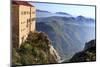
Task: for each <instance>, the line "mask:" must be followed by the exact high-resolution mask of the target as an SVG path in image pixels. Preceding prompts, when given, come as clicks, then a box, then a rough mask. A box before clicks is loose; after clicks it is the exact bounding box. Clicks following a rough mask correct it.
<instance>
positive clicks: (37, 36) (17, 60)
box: [12, 32, 60, 65]
mask: <svg viewBox="0 0 100 67" xmlns="http://www.w3.org/2000/svg"><path fill="white" fill-rule="evenodd" d="M59 60H60V56H59V54H58V53H57V52H56V50H55V49H54V48H53V46H52V44H51V41H50V40H49V38H48V36H47V35H46V34H45V33H43V32H35V33H32V32H30V34H29V36H28V38H27V41H26V42H25V43H23V44H22V46H21V47H20V48H19V49H15V48H13V53H12V64H13V65H30V64H50V63H59Z"/></svg>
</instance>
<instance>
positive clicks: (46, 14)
mask: <svg viewBox="0 0 100 67" xmlns="http://www.w3.org/2000/svg"><path fill="white" fill-rule="evenodd" d="M36 15H37V17H38V18H40V17H50V16H63V17H64V16H65V17H71V15H70V14H68V13H64V12H56V13H51V12H48V11H44V10H39V9H37V10H36Z"/></svg>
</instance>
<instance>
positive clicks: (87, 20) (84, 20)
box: [76, 16, 95, 24]
mask: <svg viewBox="0 0 100 67" xmlns="http://www.w3.org/2000/svg"><path fill="white" fill-rule="evenodd" d="M76 21H78V22H79V23H80V24H86V23H94V22H95V20H94V19H92V18H86V17H83V16H77V17H76Z"/></svg>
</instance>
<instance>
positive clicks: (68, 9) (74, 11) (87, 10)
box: [31, 3, 95, 18]
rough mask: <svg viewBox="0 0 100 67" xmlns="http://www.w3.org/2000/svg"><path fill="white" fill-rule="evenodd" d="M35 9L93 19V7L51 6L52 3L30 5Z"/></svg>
mask: <svg viewBox="0 0 100 67" xmlns="http://www.w3.org/2000/svg"><path fill="white" fill-rule="evenodd" d="M31 4H32V5H34V6H35V7H36V8H37V9H40V10H45V11H49V12H52V13H55V12H65V13H69V14H71V15H74V16H79V15H82V16H85V17H90V18H95V7H94V6H80V5H64V4H52V3H31Z"/></svg>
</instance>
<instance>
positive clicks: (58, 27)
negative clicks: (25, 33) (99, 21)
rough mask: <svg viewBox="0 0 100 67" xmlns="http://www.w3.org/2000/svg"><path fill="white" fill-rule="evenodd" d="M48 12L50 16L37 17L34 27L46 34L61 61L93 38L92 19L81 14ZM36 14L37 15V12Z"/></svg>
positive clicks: (81, 48)
mask: <svg viewBox="0 0 100 67" xmlns="http://www.w3.org/2000/svg"><path fill="white" fill-rule="evenodd" d="M46 13H47V12H46ZM42 14H43V13H42ZM48 14H51V15H52V16H49V17H38V18H37V22H36V28H37V30H38V31H43V32H45V33H46V34H48V36H49V38H50V39H51V41H52V44H53V46H54V48H55V49H56V50H57V51H58V53H59V54H60V56H61V57H62V61H63V60H65V59H66V60H68V59H70V58H71V57H72V56H73V55H74V54H75V53H76V52H79V51H82V50H83V49H84V46H85V45H84V44H85V43H86V42H87V41H90V40H92V39H95V22H94V20H93V19H89V18H85V17H83V16H78V17H72V16H71V17H65V16H60V15H56V16H54V15H53V14H52V13H48ZM63 14H64V13H63ZM37 15H38V16H39V14H38V13H37ZM91 20H93V21H91ZM85 21H86V22H85ZM90 21H91V22H90ZM62 61H61V62H62Z"/></svg>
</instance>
